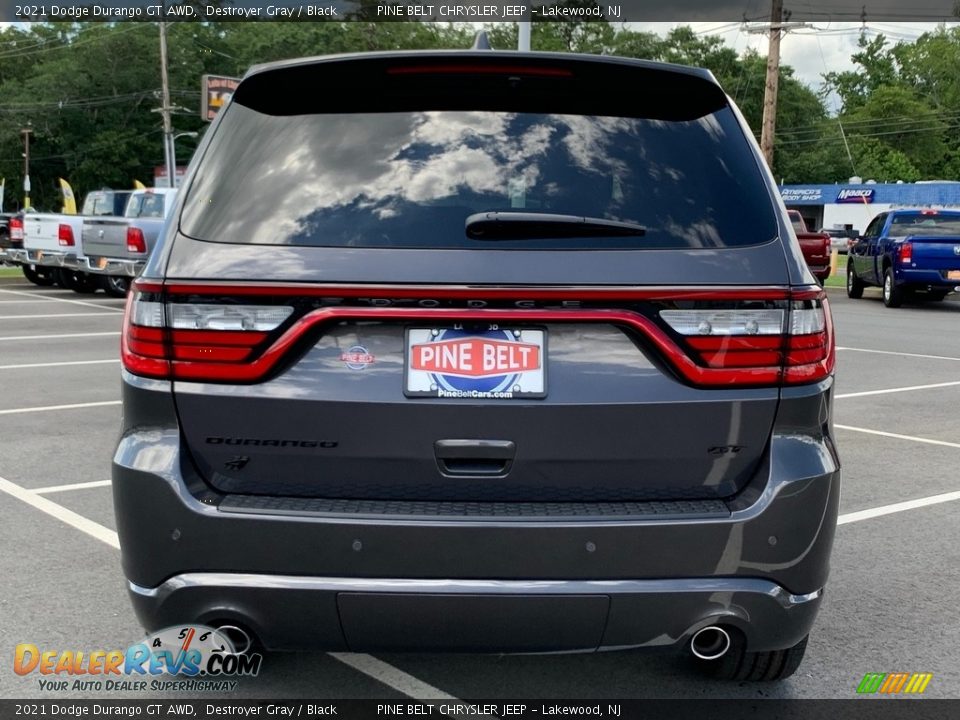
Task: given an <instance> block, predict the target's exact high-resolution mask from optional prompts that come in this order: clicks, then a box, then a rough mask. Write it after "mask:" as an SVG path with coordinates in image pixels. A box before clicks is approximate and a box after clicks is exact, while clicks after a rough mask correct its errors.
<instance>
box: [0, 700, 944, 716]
mask: <svg viewBox="0 0 960 720" xmlns="http://www.w3.org/2000/svg"><path fill="white" fill-rule="evenodd" d="M570 716H582V717H587V718H606V719H608V720H611V719H612V720H621V719H627V718H629V719H631V720H632V719H633V718H638V719H639V718H645V719H649V720H661V719H666V718H670V720H728V719H730V720H733V718H737V719H738V720H739V719H741V718H751V719H756V720H763V719H765V718H771V719H772V718H777V719H778V720H824V719H825V718H843V720H934V719H936V720H943V719H945V718H950V717H958V716H960V700H923V701H918V702H896V701H889V702H888V701H883V700H880V701H877V702H858V701H856V700H608V699H606V700H539V699H538V700H508V701H504V700H470V701H467V700H457V699H454V698H450V699H448V700H416V699H410V698H406V699H393V700H385V699H381V700H329V699H319V700H219V699H213V700H207V699H198V698H185V699H182V700H126V699H123V698H118V697H109V696H105V697H104V698H102V699H99V700H70V699H69V698H62V699H49V698H44V699H41V700H0V718H4V719H6V718H17V717H22V718H34V719H35V718H58V719H59V718H98V719H101V720H120V718H124V719H126V718H131V717H140V718H168V719H173V718H176V719H178V720H179V719H180V718H193V719H195V720H213V719H214V718H224V717H231V718H294V717H295V718H311V719H313V720H318V719H320V718H331V717H333V718H351V719H356V720H367V719H368V718H370V719H371V720H372V719H376V720H380V719H381V718H391V719H392V720H398V719H402V720H428V719H429V720H451V719H458V720H467V719H472V718H479V717H483V718H489V719H491V720H501V719H502V720H530V719H531V718H537V719H540V718H547V720H550V719H551V718H554V719H557V718H559V717H570Z"/></svg>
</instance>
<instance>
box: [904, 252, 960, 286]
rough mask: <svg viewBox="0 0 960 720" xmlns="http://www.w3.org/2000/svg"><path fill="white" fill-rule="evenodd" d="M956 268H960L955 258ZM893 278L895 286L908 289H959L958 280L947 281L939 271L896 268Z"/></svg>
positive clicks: (959, 283) (959, 282) (958, 260)
mask: <svg viewBox="0 0 960 720" xmlns="http://www.w3.org/2000/svg"><path fill="white" fill-rule="evenodd" d="M957 267H958V268H960V258H957ZM895 278H896V281H897V285H905V286H908V287H916V288H919V287H930V288H933V289H936V290H948V291H953V290H954V289H955V288H957V287H960V280H947V279H946V278H945V277H944V276H943V275H942V274H941V271H940V270H905V269H903V268H898V269H897V270H896V271H895Z"/></svg>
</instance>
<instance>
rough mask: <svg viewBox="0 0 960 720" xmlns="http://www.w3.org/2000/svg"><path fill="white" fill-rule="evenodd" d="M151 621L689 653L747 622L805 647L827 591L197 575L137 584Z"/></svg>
mask: <svg viewBox="0 0 960 720" xmlns="http://www.w3.org/2000/svg"><path fill="white" fill-rule="evenodd" d="M130 596H131V598H132V600H133V605H134V608H135V610H136V613H137V615H138V617H139V618H140V620H141V622H143V624H144V625H145V626H147V627H148V628H151V629H159V628H161V627H165V626H170V625H176V624H178V623H181V622H183V621H184V619H185V618H192V619H195V620H197V621H198V622H203V623H209V624H224V623H225V624H230V623H236V624H238V625H240V626H242V627H245V628H247V629H248V630H250V631H251V632H252V633H254V634H255V635H256V636H257V638H258V639H259V640H260V642H261V643H262V644H263V646H264V647H265V648H267V649H271V650H273V649H286V650H296V649H305V650H306V649H315V648H318V647H320V648H325V649H328V650H349V651H354V652H373V651H390V650H406V649H410V648H417V649H419V650H433V651H437V650H440V651H459V652H484V651H492V652H564V651H566V652H570V651H592V650H615V649H622V648H648V649H659V650H670V649H672V650H677V649H680V648H683V647H685V646H686V645H687V643H688V642H689V638H690V637H691V635H692V634H693V633H694V632H696V631H697V630H699V629H700V628H703V627H706V626H708V625H713V624H719V625H724V626H726V627H736V628H739V629H740V630H741V631H742V632H743V633H744V636H745V637H746V639H747V644H748V646H749V647H751V648H752V649H755V650H763V649H776V648H785V647H789V646H791V645H794V644H796V643H797V642H799V641H800V639H802V638H803V637H804V635H806V634H807V633H808V632H809V631H810V628H811V626H812V625H813V622H814V619H815V617H816V612H817V609H818V607H819V603H820V599H821V596H822V593H821V592H820V591H816V592H813V593H808V594H806V595H802V596H801V595H792V594H790V593H788V592H786V591H785V590H784V589H783V588H781V587H779V586H778V585H776V584H774V583H771V582H769V581H764V580H755V579H738V578H730V579H724V578H707V579H675V580H612V581H604V580H567V581H504V580H405V579H369V578H368V579H351V578H322V577H298V576H291V575H286V576H284V575H253V574H232V573H188V574H184V575H178V576H176V577H173V578H170V579H169V580H167V581H166V582H164V583H163V584H162V585H160V586H159V587H157V588H151V589H147V588H141V587H139V586H136V585H133V584H131V586H130Z"/></svg>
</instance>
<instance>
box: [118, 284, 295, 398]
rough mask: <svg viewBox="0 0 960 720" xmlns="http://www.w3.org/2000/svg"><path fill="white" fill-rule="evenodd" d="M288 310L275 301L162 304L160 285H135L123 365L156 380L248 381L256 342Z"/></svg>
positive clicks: (126, 324)
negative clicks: (274, 303)
mask: <svg viewBox="0 0 960 720" xmlns="http://www.w3.org/2000/svg"><path fill="white" fill-rule="evenodd" d="M292 312H293V308H292V307H289V306H277V305H255V304H250V305H235V304H218V303H210V304H206V303H204V304H196V303H170V302H164V301H163V296H162V293H161V286H160V285H157V284H152V283H141V282H138V283H134V286H133V289H132V291H131V293H130V294H129V296H128V297H127V310H126V313H125V315H124V329H123V338H122V342H121V356H122V360H123V365H124V367H125V368H126V369H127V370H128V371H130V372H131V373H134V374H135V375H144V376H147V377H154V378H165V379H173V380H197V381H210V382H230V381H250V380H251V379H254V378H253V377H251V375H252V373H251V369H250V367H251V366H250V365H249V361H250V360H251V359H253V356H254V353H255V350H256V348H257V346H258V345H260V344H261V343H263V341H264V340H266V339H267V338H268V337H269V335H270V332H271V331H272V330H275V329H276V328H277V327H279V326H280V325H281V324H282V323H283V322H284V321H285V320H286V319H287V318H288V317H289V316H290V314H291V313H292Z"/></svg>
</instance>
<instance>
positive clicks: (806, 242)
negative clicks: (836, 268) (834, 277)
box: [787, 210, 830, 284]
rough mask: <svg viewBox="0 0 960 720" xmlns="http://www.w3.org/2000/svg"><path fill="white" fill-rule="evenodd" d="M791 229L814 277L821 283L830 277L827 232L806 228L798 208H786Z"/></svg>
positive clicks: (828, 237) (828, 238)
mask: <svg viewBox="0 0 960 720" xmlns="http://www.w3.org/2000/svg"><path fill="white" fill-rule="evenodd" d="M787 214H788V215H789V216H790V223H791V224H792V225H793V231H794V232H795V233H796V235H797V240H799V241H800V249H801V250H803V259H804V260H806V261H807V267H809V268H810V272H812V273H813V275H814V277H816V278H817V280H819V281H820V283H821V284H823V281H824V280H826V279H827V278H828V277H830V236H829V235H827V233H814V232H810V231H809V230H807V224H806V223H805V222H804V221H803V216H802V215H801V214H800V212H799V211H798V210H787Z"/></svg>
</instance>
